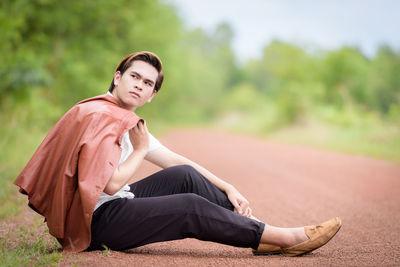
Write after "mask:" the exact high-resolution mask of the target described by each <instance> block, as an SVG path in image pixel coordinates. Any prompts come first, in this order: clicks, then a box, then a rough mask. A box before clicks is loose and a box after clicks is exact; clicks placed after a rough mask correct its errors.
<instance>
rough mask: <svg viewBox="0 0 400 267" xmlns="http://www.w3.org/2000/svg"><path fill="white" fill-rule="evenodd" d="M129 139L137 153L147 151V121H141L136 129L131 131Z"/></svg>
mask: <svg viewBox="0 0 400 267" xmlns="http://www.w3.org/2000/svg"><path fill="white" fill-rule="evenodd" d="M129 139H130V140H131V143H132V146H133V149H134V150H135V151H141V150H142V151H146V152H147V149H148V148H149V131H148V130H147V125H146V121H144V120H142V119H141V120H139V122H138V123H137V124H136V126H135V127H133V128H132V129H130V130H129Z"/></svg>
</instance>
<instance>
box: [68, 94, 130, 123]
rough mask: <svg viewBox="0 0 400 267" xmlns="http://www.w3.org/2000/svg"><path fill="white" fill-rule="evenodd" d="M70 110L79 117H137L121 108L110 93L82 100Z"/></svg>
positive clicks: (116, 118) (121, 118) (120, 118)
mask: <svg viewBox="0 0 400 267" xmlns="http://www.w3.org/2000/svg"><path fill="white" fill-rule="evenodd" d="M69 112H71V113H75V116H77V117H78V118H83V117H88V116H89V117H111V118H114V119H115V120H123V119H124V118H129V117H136V115H135V114H134V113H133V112H132V111H129V110H126V109H124V108H121V107H120V106H119V104H118V102H116V100H114V99H113V98H112V97H110V96H108V95H100V96H96V97H92V98H89V99H85V100H82V101H80V102H78V103H77V104H75V105H74V106H73V107H72V108H71V109H70V110H69Z"/></svg>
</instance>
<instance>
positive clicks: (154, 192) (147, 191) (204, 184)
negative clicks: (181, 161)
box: [130, 165, 233, 210]
mask: <svg viewBox="0 0 400 267" xmlns="http://www.w3.org/2000/svg"><path fill="white" fill-rule="evenodd" d="M130 187H131V192H132V193H134V194H135V197H137V198H142V197H156V196H166V195H173V194H181V193H194V194H197V195H199V196H202V197H204V198H206V199H207V200H209V201H211V202H212V203H215V204H217V205H219V206H222V207H224V208H226V209H229V210H233V205H232V204H231V202H230V201H229V199H228V197H227V196H226V194H225V193H224V192H222V191H221V190H220V189H219V188H217V187H216V186H215V185H214V184H213V183H211V182H210V181H209V180H208V179H207V178H205V177H204V176H203V175H202V174H201V173H199V172H198V171H197V170H196V169H194V168H193V167H191V166H189V165H178V166H174V167H170V168H166V169H164V170H161V171H159V172H156V173H154V174H152V175H150V176H148V177H147V178H144V179H142V180H140V181H138V182H136V183H133V184H131V185H130Z"/></svg>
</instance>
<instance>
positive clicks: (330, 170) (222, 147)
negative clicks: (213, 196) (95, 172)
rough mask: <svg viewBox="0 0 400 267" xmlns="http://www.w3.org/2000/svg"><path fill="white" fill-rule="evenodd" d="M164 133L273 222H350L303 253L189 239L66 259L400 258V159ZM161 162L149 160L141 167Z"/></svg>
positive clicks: (347, 261)
mask: <svg viewBox="0 0 400 267" xmlns="http://www.w3.org/2000/svg"><path fill="white" fill-rule="evenodd" d="M160 140H161V142H162V143H163V144H165V145H166V146H167V147H169V148H170V149H172V150H174V151H176V152H179V153H181V154H183V155H186V156H187V157H189V158H191V159H193V160H195V161H197V162H199V163H200V164H202V165H204V166H206V167H207V168H208V169H209V170H211V171H212V172H214V173H215V174H217V175H218V176H220V177H221V178H223V179H225V180H227V181H229V182H230V183H232V184H234V185H235V186H236V187H237V188H238V189H239V191H240V192H241V193H242V194H244V195H245V196H246V197H247V198H248V200H249V201H250V203H251V206H252V208H253V211H254V213H255V215H256V216H257V217H259V218H260V219H262V220H265V221H266V222H267V223H269V224H272V225H278V226H285V227H292V226H301V225H307V224H315V223H319V222H322V221H324V220H326V219H329V218H331V217H334V216H340V217H341V218H342V221H343V227H342V229H341V231H340V232H339V233H338V235H336V237H335V238H334V239H332V241H331V242H330V243H328V244H327V245H326V246H324V247H322V248H320V249H318V250H316V251H314V252H313V253H311V254H308V255H305V256H303V257H298V258H286V257H282V256H253V255H252V253H251V251H250V249H243V248H234V247H229V246H225V245H220V244H216V243H212V242H202V241H197V240H194V239H185V240H180V241H172V242H164V243H158V244H151V245H147V246H144V247H140V248H136V249H132V250H129V251H127V252H114V251H111V252H110V254H109V255H108V256H105V253H104V252H90V253H79V254H64V258H63V260H62V261H61V262H60V265H61V266H66V265H67V266H70V265H72V264H77V265H78V266H176V265H179V266H205V265H207V266H214V265H230V266H262V265H270V266H294V265H296V266H313V265H315V266H327V265H336V266H338V265H340V266H396V265H397V266H400V166H399V165H395V164H392V163H388V162H384V161H379V160H374V159H370V158H366V157H360V156H349V155H344V154H339V153H333V152H326V151H320V150H316V149H311V148H305V147H301V146H293V145H282V144H276V143H271V142H268V141H265V140H262V139H257V138H254V137H247V136H242V135H230V134H226V133H218V132H207V131H202V130H184V131H176V132H171V133H170V134H167V135H165V136H164V137H163V138H160ZM155 170H157V168H156V167H153V166H150V165H148V164H145V165H144V166H143V168H142V169H141V171H140V173H139V174H138V175H140V176H144V175H146V174H149V173H151V172H154V171H155Z"/></svg>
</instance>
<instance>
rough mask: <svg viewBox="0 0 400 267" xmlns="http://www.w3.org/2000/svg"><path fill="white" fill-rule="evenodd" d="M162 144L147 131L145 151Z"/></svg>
mask: <svg viewBox="0 0 400 267" xmlns="http://www.w3.org/2000/svg"><path fill="white" fill-rule="evenodd" d="M162 146H163V145H162V144H161V143H160V141H158V140H157V138H155V137H154V136H153V135H152V134H151V133H149V148H148V149H147V152H150V151H153V150H155V149H157V148H160V147H162Z"/></svg>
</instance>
